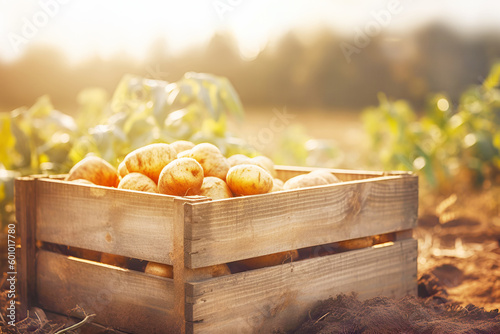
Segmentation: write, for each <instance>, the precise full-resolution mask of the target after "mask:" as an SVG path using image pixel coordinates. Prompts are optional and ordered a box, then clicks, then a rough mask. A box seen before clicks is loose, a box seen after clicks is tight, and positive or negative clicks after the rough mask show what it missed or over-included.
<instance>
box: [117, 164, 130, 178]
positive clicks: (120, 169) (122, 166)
mask: <svg viewBox="0 0 500 334" xmlns="http://www.w3.org/2000/svg"><path fill="white" fill-rule="evenodd" d="M127 174H128V169H127V165H125V161H122V162H120V164H119V165H118V175H119V176H120V177H125V175H127Z"/></svg>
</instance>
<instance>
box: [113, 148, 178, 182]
mask: <svg viewBox="0 0 500 334" xmlns="http://www.w3.org/2000/svg"><path fill="white" fill-rule="evenodd" d="M176 155H177V152H175V150H174V149H173V148H172V147H170V145H168V144H163V143H158V144H150V145H146V146H144V147H141V148H138V149H137V150H134V151H132V152H130V153H129V154H127V156H126V157H125V159H124V160H123V161H124V162H125V166H126V167H127V170H128V172H129V173H133V172H137V173H141V174H144V175H146V176H147V177H149V178H150V179H151V180H153V181H154V182H155V183H158V177H159V176H160V173H161V171H162V169H163V167H165V166H166V165H168V163H169V162H171V161H172V160H174V159H175V157H176Z"/></svg>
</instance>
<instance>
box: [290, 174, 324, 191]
mask: <svg viewBox="0 0 500 334" xmlns="http://www.w3.org/2000/svg"><path fill="white" fill-rule="evenodd" d="M327 184H328V182H327V181H326V180H325V179H324V178H323V177H321V176H318V175H311V174H302V175H297V176H295V177H292V178H291V179H289V180H288V181H286V182H285V184H284V185H283V190H291V189H298V188H307V187H314V186H321V185H327Z"/></svg>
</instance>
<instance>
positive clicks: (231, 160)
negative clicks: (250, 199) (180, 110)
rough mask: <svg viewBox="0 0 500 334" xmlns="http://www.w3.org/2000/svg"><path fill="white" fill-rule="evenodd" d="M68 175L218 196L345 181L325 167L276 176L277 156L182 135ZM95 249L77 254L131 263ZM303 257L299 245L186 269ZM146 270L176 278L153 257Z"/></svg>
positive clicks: (200, 274) (214, 272)
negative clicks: (228, 151) (228, 150)
mask: <svg viewBox="0 0 500 334" xmlns="http://www.w3.org/2000/svg"><path fill="white" fill-rule="evenodd" d="M66 180H67V181H73V182H78V183H82V184H95V185H100V186H108V187H116V188H119V189H129V190H136V191H145V192H152V193H160V194H166V195H174V196H194V195H200V196H205V197H209V198H211V199H214V200H216V199H225V198H230V197H234V196H246V195H258V194H265V193H269V192H276V191H283V190H291V189H297V188H304V187H310V186H318V185H327V184H331V183H337V182H340V181H339V180H338V179H337V178H336V177H335V176H334V175H333V174H332V173H330V172H329V171H326V170H315V171H313V172H311V173H308V174H303V175H299V176H296V177H293V178H291V179H289V180H287V181H286V182H283V181H282V180H280V179H278V178H277V174H276V170H275V168H274V163H273V161H272V160H271V159H269V158H267V157H265V156H257V157H254V158H250V157H248V156H245V155H243V154H236V155H233V156H230V157H228V158H226V157H224V155H223V154H222V153H221V151H220V150H219V148H217V147H216V146H215V145H212V144H209V143H202V144H198V145H195V144H194V143H191V142H189V141H183V140H180V141H176V142H173V143H171V144H166V143H157V144H150V145H147V146H144V147H141V148H139V149H137V150H135V151H132V152H130V153H129V154H128V155H127V156H126V157H125V158H124V160H123V161H122V162H121V163H120V164H119V166H118V169H116V168H114V167H113V166H112V165H111V164H109V163H108V162H107V161H105V160H103V159H101V158H99V157H95V156H89V157H86V158H84V159H83V160H81V161H80V162H78V163H77V164H76V165H75V166H73V168H72V169H71V170H70V172H69V175H68V176H67V178H66ZM80 252H81V251H80ZM89 252H90V251H89ZM96 253H97V254H93V253H92V254H87V253H85V254H80V253H78V252H77V253H75V254H74V255H76V256H82V257H85V258H87V259H90V260H95V261H100V262H102V263H105V264H110V265H114V266H118V267H123V268H127V267H128V266H129V263H128V261H129V259H127V258H125V257H122V256H117V255H110V254H104V253H103V254H98V252H96ZM99 255H100V258H99ZM298 257H299V254H298V252H297V251H296V250H295V251H290V252H281V253H276V254H271V255H266V256H261V257H257V258H253V259H247V260H242V261H237V262H234V263H232V264H231V270H230V267H229V266H227V265H226V264H221V265H218V266H213V267H207V268H200V269H195V270H193V271H192V273H186V274H187V275H188V276H189V275H190V274H192V275H193V277H197V278H199V279H202V278H209V277H217V276H223V275H228V274H230V273H231V271H235V272H239V271H242V270H251V269H258V268H262V267H266V266H272V265H278V264H282V263H285V262H287V261H293V260H296V259H298ZM142 270H143V271H144V272H146V273H148V274H152V275H157V276H162V277H168V278H172V277H173V270H172V266H169V265H165V264H160V263H154V262H149V263H148V264H147V265H146V267H145V268H143V269H142Z"/></svg>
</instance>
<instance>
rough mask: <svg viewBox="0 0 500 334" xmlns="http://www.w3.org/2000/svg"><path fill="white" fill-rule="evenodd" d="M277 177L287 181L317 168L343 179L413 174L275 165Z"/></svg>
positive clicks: (408, 173) (351, 179) (407, 173)
mask: <svg viewBox="0 0 500 334" xmlns="http://www.w3.org/2000/svg"><path fill="white" fill-rule="evenodd" d="M275 169H276V173H277V177H278V178H279V179H281V180H283V181H286V180H288V179H290V178H292V177H294V176H297V175H301V174H306V173H309V172H311V171H313V170H316V169H321V170H327V171H329V172H331V173H332V174H334V175H335V176H337V177H338V178H339V179H340V180H341V181H354V180H365V179H370V178H374V177H382V176H395V175H407V176H409V175H411V173H410V172H400V171H392V172H383V171H364V170H350V169H335V168H319V167H295V166H281V165H277V166H275Z"/></svg>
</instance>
